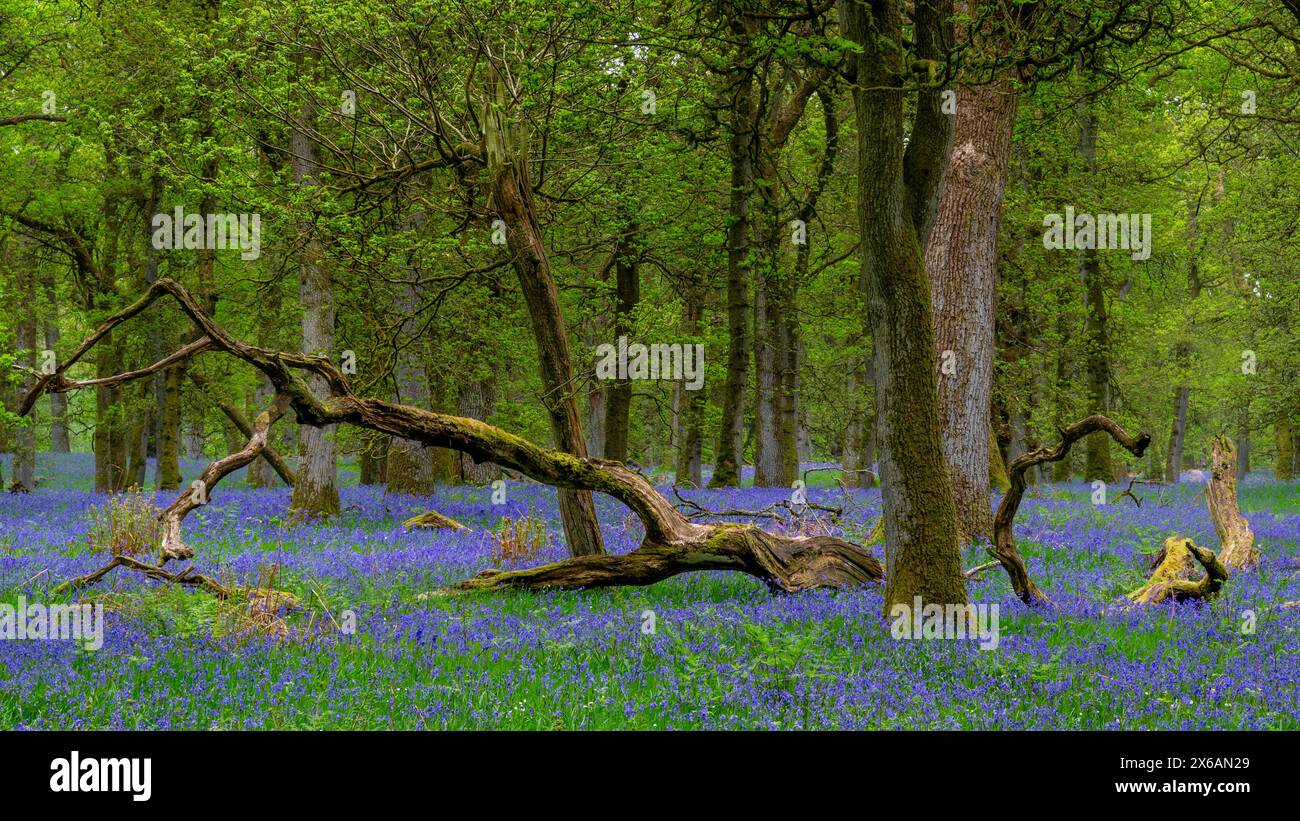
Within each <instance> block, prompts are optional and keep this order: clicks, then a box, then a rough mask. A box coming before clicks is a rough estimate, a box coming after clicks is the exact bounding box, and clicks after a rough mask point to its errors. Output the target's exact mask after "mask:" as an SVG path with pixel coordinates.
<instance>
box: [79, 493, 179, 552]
mask: <svg viewBox="0 0 1300 821" xmlns="http://www.w3.org/2000/svg"><path fill="white" fill-rule="evenodd" d="M160 516H162V509H161V508H159V507H158V506H157V505H155V504H154V503H153V501H152V500H150V499H146V498H145V497H144V495H143V494H142V493H140V489H139V488H138V487H135V488H132V489H131V490H128V491H125V492H123V493H118V494H116V495H114V496H113V497H112V498H111V499H109V500H108V504H107V505H101V506H98V507H95V508H92V509H91V511H90V531H89V532H88V533H87V534H86V541H87V543H88V544H89V545H90V549H91V551H92V552H94V553H107V554H109V555H110V556H126V557H128V558H132V559H135V558H139V557H141V556H144V555H148V554H151V553H152V552H153V551H156V550H157V549H158V546H159V545H160V544H162V538H163V525H162V521H161V519H160V518H159V517H160Z"/></svg>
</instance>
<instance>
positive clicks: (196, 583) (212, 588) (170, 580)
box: [54, 556, 231, 599]
mask: <svg viewBox="0 0 1300 821" xmlns="http://www.w3.org/2000/svg"><path fill="white" fill-rule="evenodd" d="M117 567H125V568H126V569H128V570H134V571H136V572H138V573H143V574H144V575H146V576H148V577H149V578H151V579H157V580H159V581H163V582H166V583H167V584H183V585H187V586H189V587H198V588H201V589H203V590H206V591H208V592H209V593H211V594H212V595H214V596H216V597H217V598H219V599H228V598H230V595H231V592H230V589H229V588H227V587H225V586H224V585H222V584H221V583H220V582H218V581H217V580H216V579H213V578H211V577H210V576H204V575H203V574H202V573H195V572H194V566H193V565H190V566H189V567H187V568H185V569H184V570H182V571H181V572H179V573H172V572H170V571H168V570H165V569H164V568H163V567H162V565H153V564H146V563H144V562H141V561H137V560H135V559H132V558H131V557H130V556H114V557H113V558H112V559H110V560H109V561H108V563H107V564H105V565H104V566H103V567H101V568H99V569H98V570H96V571H94V572H93V573H87V574H86V575H84V576H78V577H77V578H75V579H68V580H67V581H65V582H64V583H62V584H60V585H59V586H58V587H56V588H54V592H55V593H56V594H58V593H65V592H72V591H77V590H83V589H85V588H87V587H90V586H91V585H93V584H96V583H97V582H99V580H100V579H102V578H104V577H105V576H107V575H108V573H109V571H111V570H113V569H114V568H117Z"/></svg>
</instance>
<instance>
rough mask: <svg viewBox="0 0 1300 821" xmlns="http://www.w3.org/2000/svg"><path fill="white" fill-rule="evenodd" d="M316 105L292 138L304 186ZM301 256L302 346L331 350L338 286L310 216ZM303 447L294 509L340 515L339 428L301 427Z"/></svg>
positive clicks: (311, 168) (315, 380)
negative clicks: (335, 291) (336, 442)
mask: <svg viewBox="0 0 1300 821" xmlns="http://www.w3.org/2000/svg"><path fill="white" fill-rule="evenodd" d="M314 121H315V108H314V106H313V105H312V104H311V103H305V104H304V105H303V112H302V117H301V121H300V122H299V123H298V124H297V125H296V127H295V128H293V130H292V133H291V136H290V138H289V153H290V154H291V155H292V160H291V165H292V167H293V176H294V180H295V181H296V182H297V183H298V184H299V185H300V186H302V187H303V188H307V189H310V188H315V187H316V186H317V185H318V180H317V176H318V174H319V171H320V164H319V162H318V160H317V157H316V143H315V139H314V137H313V135H312V130H313V129H314ZM299 232H300V233H301V234H302V235H303V242H302V248H301V249H300V251H299V259H298V300H299V302H300V304H301V305H302V351H303V353H307V354H317V355H326V356H328V355H329V354H331V353H332V352H333V350H334V321H335V304H334V287H333V283H332V281H331V277H330V273H329V270H328V268H326V265H325V249H324V246H323V244H322V242H321V239H320V237H319V235H317V233H316V226H315V225H313V224H311V223H310V222H304V223H303V224H301V225H300V226H299ZM308 379H309V380H311V383H312V387H313V388H314V389H315V390H317V391H322V390H324V389H325V386H324V384H322V383H321V381H320V379H321V378H320V377H319V376H316V375H309V376H308ZM298 449H299V453H300V454H301V458H300V460H299V466H298V481H297V483H296V484H295V485H294V486H293V497H292V500H291V502H290V509H291V510H292V512H293V514H294V515H296V516H300V517H305V518H316V517H327V516H334V515H336V514H337V513H338V512H339V490H338V484H337V482H338V467H337V454H336V452H335V442H334V428H332V427H323V428H322V427H316V426H313V425H304V426H300V427H299V434H298Z"/></svg>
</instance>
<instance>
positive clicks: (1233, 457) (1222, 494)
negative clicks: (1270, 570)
mask: <svg viewBox="0 0 1300 821" xmlns="http://www.w3.org/2000/svg"><path fill="white" fill-rule="evenodd" d="M1236 471H1237V452H1236V449H1235V448H1233V446H1232V440H1230V439H1229V438H1228V437H1226V436H1224V435H1223V434H1218V435H1217V436H1215V437H1214V444H1213V446H1212V450H1211V453H1210V481H1209V483H1208V484H1207V485H1206V486H1205V502H1206V504H1207V505H1208V506H1209V509H1210V519H1211V520H1212V521H1213V522H1214V530H1215V532H1216V533H1218V534H1219V544H1220V547H1219V560H1220V561H1222V562H1223V564H1224V566H1225V567H1227V568H1228V569H1229V570H1246V569H1249V568H1252V567H1254V566H1255V565H1257V564H1259V549H1258V548H1256V547H1255V533H1254V531H1252V530H1251V529H1250V522H1248V521H1246V517H1245V516H1242V515H1241V510H1240V509H1239V508H1238V506H1237V473H1236Z"/></svg>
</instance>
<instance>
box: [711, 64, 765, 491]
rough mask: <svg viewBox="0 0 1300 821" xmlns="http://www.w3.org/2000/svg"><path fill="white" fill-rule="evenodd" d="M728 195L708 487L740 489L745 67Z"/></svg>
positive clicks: (747, 186)
mask: <svg viewBox="0 0 1300 821" xmlns="http://www.w3.org/2000/svg"><path fill="white" fill-rule="evenodd" d="M728 110H729V111H730V114H731V122H730V127H731V138H730V140H729V141H728V143H727V152H728V158H729V159H730V161H731V193H730V200H729V203H730V204H729V210H728V212H727V378H726V382H725V384H724V385H723V387H722V421H721V424H720V425H719V427H718V446H717V448H716V450H715V455H714V459H713V475H712V476H711V477H710V478H709V487H739V486H740V469H741V466H742V465H743V464H744V430H745V385H746V382H747V381H748V378H749V345H750V343H749V318H750V317H749V272H750V267H751V263H750V255H749V221H750V216H749V198H750V194H751V192H752V191H753V188H754V152H755V141H756V131H757V127H756V125H755V123H754V79H753V75H752V74H751V73H750V69H749V68H748V67H745V68H743V69H742V70H741V75H740V76H739V77H737V78H736V80H735V84H734V93H733V95H732V99H731V104H730V106H729V107H728Z"/></svg>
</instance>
